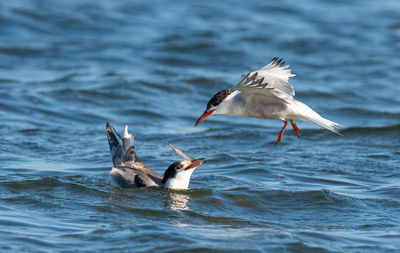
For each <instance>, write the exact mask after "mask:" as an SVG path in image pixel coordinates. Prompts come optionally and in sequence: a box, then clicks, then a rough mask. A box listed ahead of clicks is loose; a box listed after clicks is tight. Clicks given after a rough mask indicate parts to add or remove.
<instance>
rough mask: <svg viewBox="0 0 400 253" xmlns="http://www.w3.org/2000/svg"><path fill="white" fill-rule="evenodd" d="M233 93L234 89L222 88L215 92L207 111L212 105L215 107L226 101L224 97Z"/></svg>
mask: <svg viewBox="0 0 400 253" xmlns="http://www.w3.org/2000/svg"><path fill="white" fill-rule="evenodd" d="M231 93H232V90H221V91H219V92H217V94H215V95H214V96H213V97H212V98H211V99H210V101H208V104H207V111H208V110H209V109H210V108H211V107H215V106H218V105H219V104H220V103H221V102H222V101H224V99H225V98H226V97H227V96H229V94H231Z"/></svg>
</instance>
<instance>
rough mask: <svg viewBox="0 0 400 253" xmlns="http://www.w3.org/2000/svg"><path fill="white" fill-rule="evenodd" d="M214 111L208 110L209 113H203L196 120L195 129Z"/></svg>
mask: <svg viewBox="0 0 400 253" xmlns="http://www.w3.org/2000/svg"><path fill="white" fill-rule="evenodd" d="M214 111H215V109H212V110H209V111H205V112H204V113H203V114H202V115H201V116H200V118H199V119H198V120H197V122H196V124H194V127H196V126H197V125H198V124H200V123H201V122H203V121H204V120H205V119H206V118H207V117H208V116H210V115H211V114H212V113H213V112H214Z"/></svg>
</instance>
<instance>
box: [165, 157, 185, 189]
mask: <svg viewBox="0 0 400 253" xmlns="http://www.w3.org/2000/svg"><path fill="white" fill-rule="evenodd" d="M182 168H183V165H182V164H181V162H180V161H177V162H174V163H172V164H171V165H170V166H169V167H168V169H166V170H165V172H164V177H163V179H162V183H163V184H165V182H167V180H168V178H173V177H175V174H176V171H177V170H180V169H182Z"/></svg>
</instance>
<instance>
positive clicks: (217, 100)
mask: <svg viewBox="0 0 400 253" xmlns="http://www.w3.org/2000/svg"><path fill="white" fill-rule="evenodd" d="M232 94H233V92H232V90H221V91H219V92H217V93H216V94H215V95H214V96H213V97H212V98H211V99H210V101H208V104H207V108H206V110H205V111H204V112H203V114H202V115H201V116H200V118H199V119H198V120H197V122H196V124H195V125H194V126H197V125H198V124H200V123H201V122H202V121H204V120H205V119H206V118H207V117H208V116H210V115H211V114H213V113H214V112H217V113H218V110H219V109H220V108H221V107H222V106H223V105H224V103H225V102H226V101H227V100H230V99H232V98H233V96H230V95H232Z"/></svg>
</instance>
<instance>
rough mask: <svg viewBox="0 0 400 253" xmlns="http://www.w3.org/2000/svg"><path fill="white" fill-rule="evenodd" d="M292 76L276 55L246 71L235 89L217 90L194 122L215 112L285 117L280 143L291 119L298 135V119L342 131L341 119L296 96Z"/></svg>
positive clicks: (264, 117) (198, 121)
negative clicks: (331, 117)
mask: <svg viewBox="0 0 400 253" xmlns="http://www.w3.org/2000/svg"><path fill="white" fill-rule="evenodd" d="M293 76H295V75H294V74H292V73H291V70H290V69H289V65H285V62H284V61H283V60H282V59H279V58H278V57H274V58H273V59H272V60H271V61H270V62H269V63H268V64H267V65H265V66H264V67H262V68H260V69H258V70H256V71H253V72H249V73H247V74H246V75H244V76H243V78H242V79H241V80H240V81H239V82H238V83H237V84H236V86H235V87H234V88H233V89H227V90H221V91H219V92H217V93H216V94H215V95H214V96H213V97H212V98H211V99H210V101H209V102H208V104H207V107H206V110H205V111H204V113H203V114H202V115H201V116H200V118H199V119H198V120H197V122H196V124H195V125H194V126H197V125H198V124H200V123H201V122H202V121H204V120H205V119H206V118H207V117H209V116H210V115H212V114H227V115H231V116H247V117H252V118H259V119H279V120H282V121H283V122H284V125H283V127H282V129H281V131H280V132H279V135H278V139H277V141H276V143H277V144H278V143H279V142H280V141H281V139H282V136H283V133H284V131H285V128H286V126H287V124H288V120H289V121H290V123H291V124H292V127H293V129H294V131H295V132H296V135H297V136H300V133H299V128H298V127H297V125H296V123H295V120H306V121H311V122H313V123H314V124H317V125H319V126H321V127H323V128H326V129H328V130H330V131H332V132H334V133H336V134H339V135H341V134H340V133H339V132H338V131H337V130H336V129H335V128H334V126H340V125H339V124H338V123H335V122H333V121H330V120H327V119H325V118H323V117H321V116H320V115H319V114H318V113H316V112H315V111H314V110H313V109H311V108H310V107H308V106H307V105H306V104H304V103H302V102H300V101H298V100H296V99H294V96H295V92H294V89H293V86H292V85H290V84H289V78H290V77H293Z"/></svg>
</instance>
